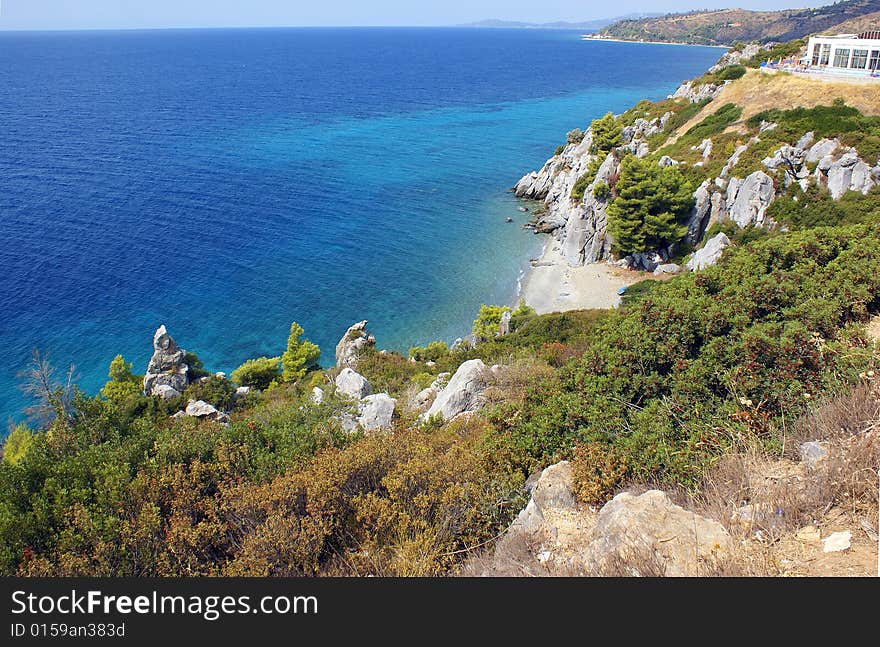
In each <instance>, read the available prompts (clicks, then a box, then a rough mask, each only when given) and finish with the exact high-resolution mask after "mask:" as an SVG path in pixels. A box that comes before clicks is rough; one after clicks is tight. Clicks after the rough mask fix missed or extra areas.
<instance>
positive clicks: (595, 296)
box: [520, 240, 649, 314]
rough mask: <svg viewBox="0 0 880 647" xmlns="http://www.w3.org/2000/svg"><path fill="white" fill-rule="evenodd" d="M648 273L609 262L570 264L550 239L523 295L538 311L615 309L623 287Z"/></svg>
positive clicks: (536, 261) (556, 243)
mask: <svg viewBox="0 0 880 647" xmlns="http://www.w3.org/2000/svg"><path fill="white" fill-rule="evenodd" d="M648 276H649V275H648V274H646V273H643V272H634V271H631V270H626V269H623V268H619V267H615V266H613V265H609V264H607V263H592V264H590V265H583V266H580V267H571V266H570V265H569V264H568V263H566V262H565V259H564V258H563V257H562V254H561V252H560V246H559V243H558V242H557V241H555V240H550V241H548V242H547V244H546V245H545V246H544V251H543V253H542V254H541V257H540V258H539V259H536V260H534V261H532V267H531V268H530V269H529V271H528V272H527V273H526V276H525V278H524V279H523V282H522V290H521V293H520V296H521V297H522V298H523V299H524V300H525V302H526V303H527V304H528V305H530V306H532V307H533V308H534V309H535V310H536V311H537V313H538V314H546V313H548V312H564V311H566V310H586V309H594V308H596V309H598V308H615V307H617V306H618V305H619V304H620V295H619V294H618V291H619V290H620V288H622V287H626V286H629V285H632V284H633V283H636V282H638V281H641V280H643V279H644V278H647V277H648Z"/></svg>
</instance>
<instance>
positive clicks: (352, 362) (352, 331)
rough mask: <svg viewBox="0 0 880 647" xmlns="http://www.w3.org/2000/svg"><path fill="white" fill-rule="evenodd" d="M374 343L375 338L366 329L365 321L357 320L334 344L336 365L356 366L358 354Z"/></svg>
mask: <svg viewBox="0 0 880 647" xmlns="http://www.w3.org/2000/svg"><path fill="white" fill-rule="evenodd" d="M375 345H376V338H375V337H373V335H372V334H371V333H370V332H369V331H368V330H367V322H366V320H364V321H359V322H358V323H356V324H354V325H353V326H351V327H350V328H349V329H348V330H346V331H345V334H344V335H343V336H342V339H340V340H339V343H338V344H336V366H337V367H346V366H347V367H348V368H357V362H358V356H359V355H360V353H361V352H363V351H364V350H365V349H367V348H371V347H373V346H375Z"/></svg>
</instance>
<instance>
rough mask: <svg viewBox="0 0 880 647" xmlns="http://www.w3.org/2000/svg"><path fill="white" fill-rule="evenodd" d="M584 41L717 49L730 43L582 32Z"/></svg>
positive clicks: (728, 47) (727, 47) (723, 47)
mask: <svg viewBox="0 0 880 647" xmlns="http://www.w3.org/2000/svg"><path fill="white" fill-rule="evenodd" d="M582 40H585V41H596V42H600V43H630V44H633V43H635V44H639V43H641V44H643V45H679V46H681V45H684V46H687V47H716V48H718V49H730V45H701V44H700V43H680V42H677V41H666V40H627V39H626V38H605V37H602V36H593V35H591V34H586V33H585V34H584V36H583V39H582Z"/></svg>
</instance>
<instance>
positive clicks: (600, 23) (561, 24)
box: [458, 13, 663, 31]
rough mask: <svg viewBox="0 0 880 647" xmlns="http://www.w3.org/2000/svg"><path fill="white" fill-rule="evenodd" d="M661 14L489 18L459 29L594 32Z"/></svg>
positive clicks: (467, 24)
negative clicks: (522, 19) (568, 19)
mask: <svg viewBox="0 0 880 647" xmlns="http://www.w3.org/2000/svg"><path fill="white" fill-rule="evenodd" d="M662 15H663V14H660V13H632V14H627V15H625V16H617V17H616V18H598V19H596V20H584V21H580V22H566V21H564V20H558V21H556V22H542V23H535V22H518V21H516V20H499V19H497V18H489V19H487V20H479V21H477V22H470V23H466V24H464V25H458V26H459V27H483V28H486V27H489V28H492V27H496V28H503V29H582V30H584V31H593V30H596V29H602V28H603V27H607V26H609V25H613V24H614V23H617V22H620V21H622V20H636V19H639V18H649V17H657V16H662Z"/></svg>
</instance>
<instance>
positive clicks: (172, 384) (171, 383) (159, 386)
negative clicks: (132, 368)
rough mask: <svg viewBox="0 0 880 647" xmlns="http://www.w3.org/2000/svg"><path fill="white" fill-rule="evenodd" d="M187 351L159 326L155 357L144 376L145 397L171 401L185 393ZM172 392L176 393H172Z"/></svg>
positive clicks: (154, 351)
mask: <svg viewBox="0 0 880 647" xmlns="http://www.w3.org/2000/svg"><path fill="white" fill-rule="evenodd" d="M188 371H189V366H187V365H186V351H184V350H183V349H182V348H180V347H179V346H178V345H177V342H175V341H174V339H173V338H172V337H171V335H169V334H168V331H167V330H165V326H164V325H163V326H159V328H158V329H157V330H156V332H155V334H154V335H153V356H152V357H151V358H150V363H149V364H147V372H146V375H144V395H154V396H159V397H162V398H165V399H171V398H174V397H177V396H179V395H180V394H182V393H183V391H184V389H185V388H186V385H187V372H188ZM172 390H173V391H174V393H172Z"/></svg>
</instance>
